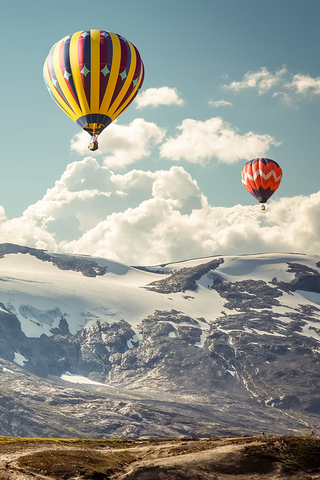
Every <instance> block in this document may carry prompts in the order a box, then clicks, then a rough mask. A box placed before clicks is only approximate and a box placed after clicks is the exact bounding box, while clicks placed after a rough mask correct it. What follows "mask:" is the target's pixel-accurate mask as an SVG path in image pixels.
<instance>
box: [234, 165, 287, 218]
mask: <svg viewBox="0 0 320 480" xmlns="http://www.w3.org/2000/svg"><path fill="white" fill-rule="evenodd" d="M281 178H282V170H281V167H280V166H279V165H278V164H277V162H275V161H274V160H270V159H269V158H254V159H253V160H250V161H249V162H247V163H246V164H245V166H244V167H243V169H242V171H241V181H242V183H243V185H244V186H245V187H246V189H247V190H248V192H249V193H251V195H252V196H253V197H254V198H256V199H257V200H258V201H259V202H260V203H262V204H263V203H266V202H267V200H268V199H269V198H270V197H271V195H273V194H274V192H275V191H276V190H277V188H278V187H279V185H280V182H281ZM261 210H265V206H264V205H262V206H261Z"/></svg>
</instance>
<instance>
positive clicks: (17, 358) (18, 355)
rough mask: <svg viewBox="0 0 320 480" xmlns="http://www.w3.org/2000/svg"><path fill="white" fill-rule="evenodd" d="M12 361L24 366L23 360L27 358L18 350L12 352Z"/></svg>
mask: <svg viewBox="0 0 320 480" xmlns="http://www.w3.org/2000/svg"><path fill="white" fill-rule="evenodd" d="M13 361H14V362H15V363H16V364H17V365H20V366H21V367H24V364H25V362H27V361H28V359H27V358H25V357H24V356H23V355H21V353H19V352H14V359H13Z"/></svg>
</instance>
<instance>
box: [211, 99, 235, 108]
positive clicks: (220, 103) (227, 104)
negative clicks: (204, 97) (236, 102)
mask: <svg viewBox="0 0 320 480" xmlns="http://www.w3.org/2000/svg"><path fill="white" fill-rule="evenodd" d="M208 105H210V107H232V103H231V102H227V100H216V101H214V100H209V102H208Z"/></svg>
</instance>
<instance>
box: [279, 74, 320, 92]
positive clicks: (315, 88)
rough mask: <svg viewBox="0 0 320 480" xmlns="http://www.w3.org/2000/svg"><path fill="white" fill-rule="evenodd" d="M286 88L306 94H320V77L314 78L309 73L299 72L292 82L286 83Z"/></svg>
mask: <svg viewBox="0 0 320 480" xmlns="http://www.w3.org/2000/svg"><path fill="white" fill-rule="evenodd" d="M284 86H285V87H286V88H290V89H293V90H295V92H296V93H298V94H302V95H306V94H311V95H320V77H316V78H312V77H310V76H309V75H301V74H297V75H294V76H293V79H292V81H291V82H287V83H285V85H284Z"/></svg>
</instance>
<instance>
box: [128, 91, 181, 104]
mask: <svg viewBox="0 0 320 480" xmlns="http://www.w3.org/2000/svg"><path fill="white" fill-rule="evenodd" d="M135 104H136V107H137V108H139V109H141V108H145V107H147V106H149V105H151V106H152V107H158V106H159V105H180V106H182V105H184V100H183V99H182V98H180V96H179V93H178V92H177V89H176V88H170V87H160V88H148V89H147V90H145V91H144V92H142V93H140V94H139V95H138V96H137V97H136V99H135Z"/></svg>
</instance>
